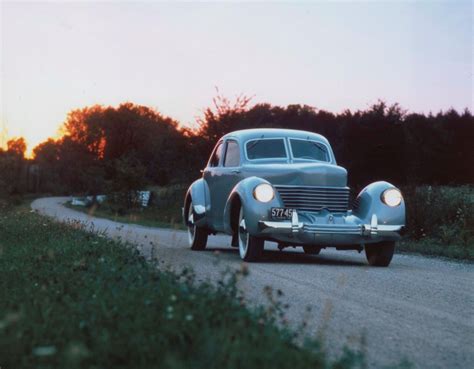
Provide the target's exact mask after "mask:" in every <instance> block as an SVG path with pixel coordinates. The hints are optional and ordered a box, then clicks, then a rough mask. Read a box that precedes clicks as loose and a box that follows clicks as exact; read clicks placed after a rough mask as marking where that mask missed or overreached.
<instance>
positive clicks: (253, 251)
mask: <svg viewBox="0 0 474 369" xmlns="http://www.w3.org/2000/svg"><path fill="white" fill-rule="evenodd" d="M238 227H239V229H238V233H239V253H240V257H241V258H242V260H245V261H257V260H259V259H260V258H261V256H262V254H263V245H264V243H265V241H264V240H263V239H261V238H257V237H254V236H251V235H250V234H249V233H248V231H247V226H246V223H245V218H244V209H243V207H241V208H240V213H239V225H238Z"/></svg>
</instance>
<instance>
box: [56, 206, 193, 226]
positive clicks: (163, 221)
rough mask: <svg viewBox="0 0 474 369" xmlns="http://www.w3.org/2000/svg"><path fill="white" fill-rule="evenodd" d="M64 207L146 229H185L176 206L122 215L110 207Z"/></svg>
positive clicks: (140, 210) (141, 210)
mask: <svg viewBox="0 0 474 369" xmlns="http://www.w3.org/2000/svg"><path fill="white" fill-rule="evenodd" d="M65 206H66V207H68V208H70V209H73V210H77V211H80V212H82V213H86V214H88V215H90V216H95V217H98V218H105V219H109V220H113V221H115V222H120V223H131V224H138V225H142V226H146V227H157V228H172V229H186V228H185V227H184V225H183V222H182V220H181V214H180V212H181V208H180V207H179V206H178V205H175V206H169V207H161V208H158V207H154V206H150V207H147V208H140V209H130V210H128V211H127V212H126V213H122V214H120V213H119V212H118V211H115V210H113V209H111V208H110V207H107V206H103V205H96V204H94V205H92V206H90V207H85V206H77V205H72V204H71V203H70V202H67V203H66V204H65Z"/></svg>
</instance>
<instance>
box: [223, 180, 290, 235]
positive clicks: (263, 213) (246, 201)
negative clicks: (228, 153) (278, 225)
mask: <svg viewBox="0 0 474 369" xmlns="http://www.w3.org/2000/svg"><path fill="white" fill-rule="evenodd" d="M261 183H268V184H270V185H271V183H270V182H268V181H267V180H265V179H263V178H260V177H248V178H245V179H243V180H242V181H240V182H239V183H237V184H236V185H235V186H234V188H233V189H232V191H231V193H230V195H229V197H228V199H227V202H226V205H225V209H224V230H225V232H226V233H229V234H232V233H233V230H232V214H233V213H232V210H233V207H234V206H236V205H237V203H238V202H239V201H240V204H241V206H243V209H244V218H245V222H246V226H247V230H248V232H249V233H250V234H256V233H258V232H259V229H258V222H259V221H260V220H268V219H269V213H270V209H271V208H272V207H282V206H283V202H282V201H281V199H280V197H279V195H278V192H277V191H276V190H275V197H274V198H273V200H271V201H269V202H267V203H263V202H260V201H258V200H256V199H255V198H254V197H253V190H254V189H255V187H256V186H258V185H259V184H261ZM237 199H238V200H239V201H236V200H237Z"/></svg>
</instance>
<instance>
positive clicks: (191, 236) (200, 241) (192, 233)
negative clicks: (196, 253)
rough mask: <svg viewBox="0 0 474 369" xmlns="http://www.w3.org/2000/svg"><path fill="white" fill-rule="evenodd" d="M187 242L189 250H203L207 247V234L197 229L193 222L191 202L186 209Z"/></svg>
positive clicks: (203, 230)
mask: <svg viewBox="0 0 474 369" xmlns="http://www.w3.org/2000/svg"><path fill="white" fill-rule="evenodd" d="M187 224H188V240H189V246H190V247H191V250H204V249H205V248H206V245H207V236H208V233H207V231H206V230H205V229H202V228H199V227H198V226H197V225H196V223H195V222H194V212H193V203H192V201H191V202H190V204H189V208H188V219H187Z"/></svg>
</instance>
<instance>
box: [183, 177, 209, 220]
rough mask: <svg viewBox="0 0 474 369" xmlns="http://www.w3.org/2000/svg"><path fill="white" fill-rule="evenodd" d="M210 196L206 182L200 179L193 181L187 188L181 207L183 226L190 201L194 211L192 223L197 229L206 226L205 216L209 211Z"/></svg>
mask: <svg viewBox="0 0 474 369" xmlns="http://www.w3.org/2000/svg"><path fill="white" fill-rule="evenodd" d="M210 199H211V197H210V195H209V186H208V185H207V183H206V181H205V180H204V179H202V178H200V179H198V180H196V181H194V182H193V183H192V184H191V186H189V188H188V191H187V192H186V196H185V197H184V207H183V222H184V225H187V219H186V214H187V212H188V207H189V204H190V203H191V200H192V202H193V210H194V222H195V223H196V225H198V226H199V227H204V226H206V225H207V214H209V211H210V209H211V204H210Z"/></svg>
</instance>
